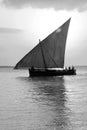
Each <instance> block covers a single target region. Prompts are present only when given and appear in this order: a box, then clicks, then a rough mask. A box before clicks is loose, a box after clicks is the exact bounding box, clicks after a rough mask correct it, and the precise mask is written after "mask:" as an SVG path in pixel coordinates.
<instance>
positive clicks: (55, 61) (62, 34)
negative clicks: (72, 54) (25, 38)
mask: <svg viewBox="0 0 87 130" xmlns="http://www.w3.org/2000/svg"><path fill="white" fill-rule="evenodd" d="M69 23H70V19H69V20H67V21H66V22H65V23H64V24H63V25H62V26H60V27H59V28H58V29H56V30H55V31H54V32H53V33H51V34H50V35H49V36H48V37H47V38H45V39H44V40H43V41H41V42H40V43H39V44H38V45H37V46H36V47H34V48H33V49H32V50H31V51H30V52H29V53H28V54H27V55H25V56H24V57H23V58H22V59H21V60H20V61H19V62H18V63H17V64H16V66H15V68H16V69H17V68H22V67H23V68H24V67H26V68H29V67H32V66H33V67H37V68H63V67H64V57H65V46H66V40H67V33H68V27H69Z"/></svg>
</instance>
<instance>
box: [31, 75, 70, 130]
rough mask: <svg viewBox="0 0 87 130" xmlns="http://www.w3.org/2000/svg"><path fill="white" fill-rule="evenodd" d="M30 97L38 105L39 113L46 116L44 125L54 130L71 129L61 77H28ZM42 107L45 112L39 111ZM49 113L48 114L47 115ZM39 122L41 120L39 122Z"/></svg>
mask: <svg viewBox="0 0 87 130" xmlns="http://www.w3.org/2000/svg"><path fill="white" fill-rule="evenodd" d="M30 81H31V84H32V85H31V87H32V89H33V90H32V92H33V93H32V99H33V100H34V101H35V102H36V104H38V106H39V110H38V111H39V114H40V115H41V114H42V115H43V117H42V118H44V115H45V116H46V117H45V118H44V120H46V123H44V127H47V126H48V127H47V128H46V129H48V128H49V129H50V130H51V129H52V130H53V129H54V130H58V129H59V130H68V129H71V124H70V121H69V118H68V113H69V109H68V108H67V107H66V102H67V95H66V88H65V83H64V78H63V77H54V78H53V77H45V78H44V77H41V78H40V77H39V78H30V79H29V82H30ZM41 109H44V110H45V112H44V113H42V112H40V110H41ZM49 114H50V115H49ZM39 123H41V122H39Z"/></svg>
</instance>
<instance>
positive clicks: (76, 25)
mask: <svg viewBox="0 0 87 130" xmlns="http://www.w3.org/2000/svg"><path fill="white" fill-rule="evenodd" d="M70 17H71V23H70V27H69V31H68V37H67V43H66V53H65V66H69V65H87V60H86V56H87V0H0V66H3V65H4V66H5V65H6V66H9V65H10V66H15V65H16V63H17V62H18V61H19V60H20V59H21V58H22V57H23V56H24V55H25V54H27V53H28V52H29V51H30V50H31V49H32V48H33V47H34V46H35V45H36V44H38V41H39V40H38V39H41V40H43V39H44V38H45V37H47V36H48V35H49V34H50V33H52V32H53V31H54V30H55V29H57V28H58V27H59V26H60V25H62V24H63V23H64V22H65V21H66V20H67V19H69V18H70Z"/></svg>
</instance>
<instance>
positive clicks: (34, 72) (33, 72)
mask: <svg viewBox="0 0 87 130" xmlns="http://www.w3.org/2000/svg"><path fill="white" fill-rule="evenodd" d="M29 74H30V76H31V77H34V76H38V77H39V76H64V75H76V70H75V69H62V70H53V69H29Z"/></svg>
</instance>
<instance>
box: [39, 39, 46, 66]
mask: <svg viewBox="0 0 87 130" xmlns="http://www.w3.org/2000/svg"><path fill="white" fill-rule="evenodd" d="M39 44H40V46H41V52H42V57H43V62H44V68H47V67H46V62H45V57H44V52H43V47H42V44H41V41H40V39H39Z"/></svg>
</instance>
